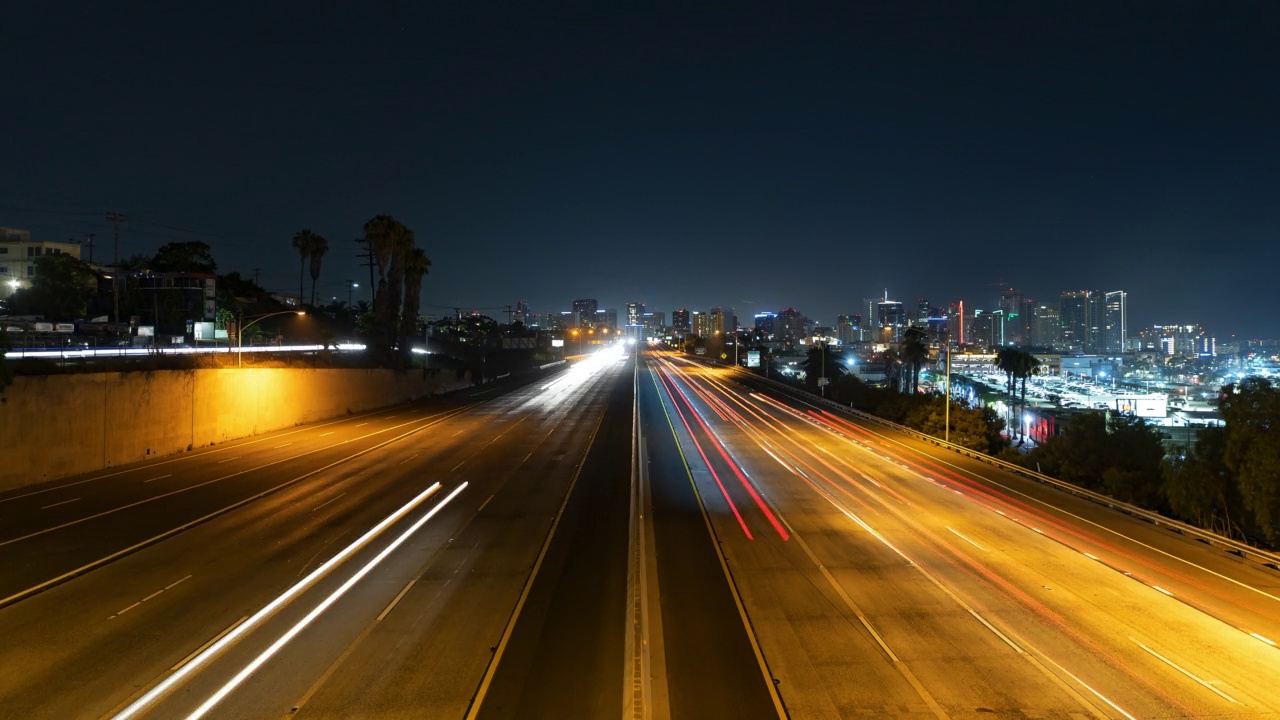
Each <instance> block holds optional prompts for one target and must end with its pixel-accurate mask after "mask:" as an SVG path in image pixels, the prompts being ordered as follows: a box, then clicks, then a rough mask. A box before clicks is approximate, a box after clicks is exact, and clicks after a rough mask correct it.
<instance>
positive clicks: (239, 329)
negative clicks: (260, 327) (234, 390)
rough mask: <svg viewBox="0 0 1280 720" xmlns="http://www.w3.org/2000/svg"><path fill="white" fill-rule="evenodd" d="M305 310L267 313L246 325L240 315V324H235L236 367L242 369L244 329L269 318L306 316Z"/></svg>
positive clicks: (242, 316)
mask: <svg viewBox="0 0 1280 720" xmlns="http://www.w3.org/2000/svg"><path fill="white" fill-rule="evenodd" d="M306 314H307V311H306V310H281V311H280V312H273V313H267V314H266V315H258V316H256V317H254V318H252V321H251V322H250V323H249V324H248V325H245V324H244V315H243V314H241V315H240V322H238V323H236V367H244V331H245V328H249V327H253V326H254V325H256V324H257V323H258V321H260V320H266V319H267V318H269V317H275V316H277V315H297V316H299V317H301V316H303V315H306Z"/></svg>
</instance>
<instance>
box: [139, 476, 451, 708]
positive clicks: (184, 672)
mask: <svg viewBox="0 0 1280 720" xmlns="http://www.w3.org/2000/svg"><path fill="white" fill-rule="evenodd" d="M439 490H440V483H435V484H433V485H432V486H431V487H429V488H427V489H426V490H423V491H422V492H421V493H419V494H418V495H417V496H416V497H415V498H413V499H412V500H410V501H409V502H407V503H405V504H404V505H402V506H401V507H400V509H399V510H396V511H395V512H393V513H391V514H390V515H388V516H386V517H385V518H383V519H382V520H381V521H380V522H379V523H378V524H377V525H374V526H373V527H371V528H369V530H368V531H366V532H365V534H364V535H361V536H360V537H359V538H356V540H355V541H354V542H352V543H351V544H350V545H348V546H346V547H345V548H343V549H342V550H341V551H339V552H338V554H336V555H334V556H333V557H331V558H329V559H328V560H326V561H325V562H324V564H322V565H321V566H320V567H318V568H316V569H315V570H312V571H311V573H310V574H309V575H307V576H306V577H305V578H303V579H301V580H299V581H298V582H296V583H294V584H293V586H291V587H290V588H289V589H288V590H285V591H284V592H283V593H281V594H280V595H278V596H276V598H275V599H274V600H272V601H271V602H269V603H267V604H266V605H265V606H263V607H262V609H261V610H258V612H256V613H254V614H253V615H252V616H251V617H250V618H249V619H248V620H247V621H245V622H243V623H241V624H239V625H237V626H236V627H235V628H233V629H232V630H231V632H228V633H227V634H226V635H223V636H222V637H221V638H219V639H218V640H217V641H216V642H214V643H212V644H211V645H209V647H207V648H205V649H204V650H203V651H202V652H200V653H198V654H197V655H196V657H194V658H192V659H191V660H190V661H188V662H187V663H185V664H183V665H182V667H180V668H178V669H177V670H176V671H174V673H173V674H172V675H170V676H169V677H167V678H165V679H164V680H162V681H160V682H159V683H157V684H156V686H155V687H153V688H151V690H149V691H147V693H146V694H145V695H143V696H142V697H140V698H138V699H137V700H134V701H133V702H132V703H130V704H129V705H128V706H127V707H125V709H123V710H121V711H120V712H119V713H118V714H116V715H115V716H114V717H115V719H116V720H125V719H126V718H131V717H133V716H135V715H137V714H138V713H140V712H141V711H142V710H143V709H145V708H146V707H147V706H148V705H150V704H151V703H153V702H155V701H156V700H158V699H159V698H160V697H161V696H163V695H164V694H166V693H168V692H169V690H171V689H172V688H173V687H174V686H175V685H177V684H178V683H180V682H182V680H183V679H184V678H186V677H187V676H188V675H190V674H191V673H192V672H194V671H195V670H196V669H197V668H199V667H201V666H202V665H204V664H206V663H208V662H210V661H211V660H213V658H214V657H216V656H218V655H219V654H221V653H222V651H223V650H224V649H226V648H227V647H228V646H229V645H231V644H233V643H235V642H236V641H237V640H238V639H239V638H240V636H241V635H244V634H245V633H246V632H247V631H248V630H249V629H250V628H252V627H253V626H255V625H257V624H258V623H260V622H262V621H263V620H265V619H266V618H267V617H269V616H271V615H273V614H275V612H276V610H279V609H280V608H281V607H283V606H284V605H286V604H287V603H289V602H290V601H292V600H293V599H294V598H295V597H297V596H298V595H299V594H300V593H302V591H303V590H306V589H307V588H309V587H311V586H312V585H314V584H315V583H316V582H318V581H319V580H320V578H322V577H324V576H325V575H327V574H329V572H330V571H332V570H333V568H334V567H336V566H337V565H339V564H341V563H342V562H343V561H345V560H346V559H347V558H348V557H350V556H351V555H352V554H354V553H355V552H356V551H358V550H360V549H361V548H363V547H364V546H365V545H368V544H369V542H370V541H372V540H373V539H374V538H375V537H377V536H378V535H381V534H382V533H383V531H385V530H386V529H387V528H388V527H390V526H391V525H393V524H394V523H396V522H398V521H399V520H400V519H401V518H403V517H404V516H405V515H407V514H409V513H410V512H412V511H413V509H414V508H416V507H417V506H418V505H421V504H422V502H423V501H425V500H426V499H427V498H429V497H431V496H432V495H434V494H435V493H436V492H437V491H439Z"/></svg>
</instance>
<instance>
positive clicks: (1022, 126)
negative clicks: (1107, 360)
mask: <svg viewBox="0 0 1280 720" xmlns="http://www.w3.org/2000/svg"><path fill="white" fill-rule="evenodd" d="M275 5H282V4H279V3H257V2H255V3H237V2H225V3H215V4H204V5H202V6H201V8H200V9H198V10H197V9H195V8H194V7H193V6H192V4H190V3H181V2H180V3H162V2H156V3H16V2H11V3H6V7H5V8H4V9H3V10H0V23H3V26H4V28H5V41H4V49H3V51H0V52H2V53H3V56H2V63H0V66H2V67H3V69H2V70H0V77H2V78H3V88H4V94H3V98H4V111H3V113H0V138H2V142H0V167H2V168H3V172H0V206H3V209H0V225H6V226H17V227H27V228H30V229H32V230H33V231H34V232H35V234H36V236H37V237H39V238H42V239H49V240H65V239H67V238H68V237H72V236H75V237H77V238H80V237H81V236H82V235H83V234H84V233H86V232H96V233H98V242H99V245H98V248H99V249H98V250H97V251H96V252H95V257H96V258H97V259H99V260H101V259H102V258H104V257H105V258H108V259H109V257H110V255H109V248H110V243H109V235H110V227H109V225H107V224H106V222H105V221H104V220H102V219H101V213H102V212H104V211H108V210H117V211H120V212H123V213H125V214H127V215H130V216H134V217H137V218H141V219H144V220H148V221H151V222H152V223H159V224H162V225H170V226H173V227H178V228H186V229H191V230H195V231H200V232H202V233H207V234H206V235H195V234H191V233H186V232H181V231H178V230H170V229H166V228H163V227H159V226H158V225H155V224H143V223H126V225H125V227H124V233H123V245H124V252H125V254H132V253H136V252H145V253H150V252H152V251H154V249H155V248H156V247H157V246H158V245H160V244H162V243H164V242H168V241H171V240H186V239H204V240H207V241H208V242H210V244H211V245H213V247H214V250H215V255H216V257H217V259H218V261H219V269H220V270H221V271H223V272H228V271H231V270H240V271H241V272H242V273H245V274H250V273H251V272H252V269H253V268H261V273H262V280H263V284H264V285H266V286H267V287H268V288H269V289H275V290H285V291H291V290H292V291H296V287H297V276H298V259H297V255H296V253H295V252H294V251H293V249H292V248H291V247H290V246H289V240H290V237H291V236H292V235H293V233H294V232H296V231H297V230H300V229H302V228H304V227H309V228H311V229H313V230H315V231H316V232H318V233H320V234H322V235H325V236H326V237H327V238H328V239H329V241H330V246H331V251H330V254H329V256H328V257H327V258H326V260H325V269H324V272H323V275H322V277H321V286H322V288H321V289H322V292H323V294H325V295H326V296H335V295H336V296H339V297H340V298H342V299H345V298H346V283H345V280H346V279H348V278H352V279H356V280H357V281H360V278H362V277H363V278H364V282H362V290H363V285H365V284H367V278H368V274H367V270H365V271H362V270H361V269H360V268H358V267H357V265H356V263H357V260H356V259H355V247H356V246H355V244H354V243H353V242H351V240H352V239H353V238H355V237H357V236H358V235H359V234H360V228H361V225H362V224H363V223H364V221H365V220H367V219H368V218H369V217H371V216H373V215H375V214H380V213H386V214H391V215H394V216H395V217H396V218H397V219H399V220H401V221H403V222H404V223H405V224H407V225H408V226H410V227H411V228H412V229H413V230H414V231H415V232H416V234H417V237H418V242H419V245H421V246H423V247H424V248H426V250H427V253H428V255H429V256H430V257H431V258H432V260H433V262H434V267H433V268H432V271H431V274H430V275H429V276H428V277H427V278H426V281H425V285H424V289H423V300H424V302H428V303H439V304H442V305H449V306H451V305H461V306H463V307H489V306H502V305H506V304H508V303H512V302H514V301H515V300H516V299H519V298H525V299H527V300H528V301H529V302H530V304H531V306H532V308H533V309H534V310H536V311H539V312H545V311H548V310H567V309H569V304H570V302H571V300H572V299H573V298H575V297H596V298H598V299H599V300H600V303H601V306H602V307H616V308H618V309H619V311H620V312H621V311H623V308H624V307H625V303H626V302H627V301H628V300H642V301H644V302H646V303H647V304H648V305H649V307H650V309H654V310H662V311H666V312H667V313H668V318H670V311H671V310H672V309H673V308H675V307H678V306H686V307H689V308H692V309H705V308H707V307H709V306H711V305H727V306H733V307H735V308H736V310H737V313H738V315H739V317H740V318H742V319H743V321H744V322H746V321H747V320H746V318H748V316H750V315H751V314H753V313H755V312H758V311H761V310H779V309H781V308H783V307H786V306H795V307H797V308H799V309H800V310H802V311H803V312H805V313H806V314H807V315H809V316H811V317H813V318H814V319H816V320H819V321H820V322H822V323H824V324H829V323H831V322H832V321H833V320H834V316H835V314H836V313H838V312H860V310H859V306H860V302H859V300H860V298H862V297H865V296H870V295H875V294H879V293H882V292H883V290H884V288H886V287H887V288H888V290H889V293H890V295H891V296H892V297H893V298H894V299H902V300H907V301H911V302H914V300H915V298H917V297H921V296H924V297H927V298H928V299H929V300H931V301H933V303H934V304H937V305H941V304H944V303H945V302H947V301H951V300H955V299H964V300H965V301H966V306H967V307H983V308H989V307H991V306H993V305H994V304H995V303H994V301H995V297H996V292H997V287H996V285H997V283H999V282H1000V281H1001V280H1004V281H1006V282H1011V283H1013V284H1014V285H1016V286H1018V287H1021V288H1023V289H1024V290H1025V292H1026V293H1027V295H1028V296H1029V297H1034V298H1036V299H1041V300H1048V301H1051V302H1054V303H1056V301H1057V297H1058V294H1059V293H1060V292H1061V291H1062V290H1067V289H1078V288H1095V289H1101V290H1117V289H1123V290H1127V291H1129V293H1130V295H1129V301H1130V326H1131V328H1137V327H1141V326H1144V325H1147V324H1151V323H1162V324H1163V323H1176V322H1201V323H1204V324H1205V325H1206V326H1207V327H1208V328H1209V329H1210V330H1211V331H1212V332H1214V333H1215V334H1217V335H1218V337H1219V338H1224V337H1225V336H1227V335H1229V334H1231V333H1239V334H1241V335H1244V336H1246V337H1273V338H1274V337H1280V312H1277V310H1278V308H1277V305H1278V303H1277V301H1278V300H1280V282H1278V281H1277V279H1276V275H1277V271H1278V270H1280V250H1278V249H1277V248H1278V247H1280V141H1278V140H1277V136H1278V135H1277V133H1280V3H1276V2H1267V1H1264V2H1243V1H1239V0H1229V1H1228V2H1204V3H1191V2H1178V1H1176V0H1161V1H1159V2H1151V3H1127V2H1060V3H1049V2H1028V1H1026V0H1020V1H1018V2H1009V3H1000V2H980V3H974V4H972V5H970V6H965V5H963V4H958V3H953V2H939V3H904V2H883V3H848V4H846V3H835V4H832V5H831V6H830V8H828V9H825V10H822V9H816V10H814V9H811V10H806V11H801V10H798V9H796V8H794V7H792V4H791V3H777V2H769V3H746V2H729V3H723V4H714V5H713V4H708V3H692V2H678V3H670V4H662V5H660V6H659V5H656V4H653V5H651V4H646V5H643V6H638V7H634V8H631V9H627V10H623V9H622V8H623V6H622V5H621V4H618V3H599V4H598V5H597V6H596V7H594V8H593V7H591V6H587V5H581V6H572V5H567V4H563V5H555V6H554V7H552V4H549V3H526V4H522V5H510V6H506V5H504V6H499V5H496V4H491V3H440V2H429V3H420V2H406V3H350V4H348V5H347V6H346V7H345V9H335V7H336V6H329V7H328V9H325V10H321V11H316V10H314V9H311V8H310V5H311V3H295V4H293V5H292V7H291V8H287V9H286V8H283V7H280V8H277V7H264V6H275ZM695 5H696V6H697V7H698V8H701V9H698V10H694V9H691V8H692V7H693V6H695ZM1121 6H1122V7H1121ZM655 7H656V8H657V9H655ZM32 208H34V209H39V210H41V211H42V212H31V211H29V210H27V209H32ZM19 209H21V210H19ZM47 211H60V212H57V213H54V212H47ZM81 212H83V213H87V214H83V215H82V214H75V213H81ZM308 282H309V281H308ZM358 297H359V295H357V298H358ZM423 309H424V312H432V311H435V312H440V313H444V312H448V311H447V310H444V309H443V308H433V307H424V308H423ZM494 314H495V315H496V316H498V317H504V316H502V315H501V313H498V312H495V313H494Z"/></svg>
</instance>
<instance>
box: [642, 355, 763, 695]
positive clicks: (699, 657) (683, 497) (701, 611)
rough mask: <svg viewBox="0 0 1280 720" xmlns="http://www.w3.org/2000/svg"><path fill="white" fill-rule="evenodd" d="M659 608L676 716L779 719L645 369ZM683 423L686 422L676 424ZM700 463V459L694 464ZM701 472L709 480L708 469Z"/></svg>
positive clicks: (656, 390) (644, 407)
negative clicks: (707, 476) (706, 475)
mask: <svg viewBox="0 0 1280 720" xmlns="http://www.w3.org/2000/svg"><path fill="white" fill-rule="evenodd" d="M638 380H639V382H638V383H637V387H638V393H639V403H640V420H641V423H642V426H643V427H644V428H645V433H644V438H645V441H646V443H647V448H648V457H649V461H650V467H649V482H650V487H651V492H652V508H653V509H652V513H653V525H654V533H655V547H654V553H655V557H656V562H657V576H658V588H659V607H660V609H661V614H662V627H663V638H664V659H665V663H666V670H667V676H666V681H667V686H668V694H669V697H670V712H671V717H673V718H690V719H693V718H706V719H707V720H712V719H714V718H777V717H778V713H777V712H776V710H775V708H774V704H773V698H772V697H771V694H770V692H769V688H768V685H767V684H766V683H768V682H771V680H769V679H766V676H765V674H764V672H762V668H761V666H760V662H759V660H758V659H757V657H756V654H755V650H754V649H753V646H752V643H751V638H750V637H749V633H748V628H747V627H746V626H745V625H744V623H743V620H742V617H741V615H740V613H739V610H738V605H737V603H736V601H735V599H734V596H733V593H732V592H731V590H730V588H729V584H728V581H727V579H726V577H725V574H724V571H723V569H722V567H721V564H720V558H719V556H718V555H717V554H716V550H715V546H714V543H717V542H719V541H718V540H717V539H716V538H715V537H713V536H712V535H711V532H712V531H713V530H712V528H709V527H708V524H707V520H706V519H704V514H703V509H702V501H701V499H700V498H699V497H698V495H697V492H696V490H695V487H696V486H695V485H694V482H693V475H692V474H691V469H690V466H689V465H686V458H685V456H683V455H682V454H681V449H680V446H679V444H678V438H677V435H676V431H675V427H674V425H673V424H672V422H671V421H670V418H669V417H668V413H667V407H666V406H665V405H664V398H663V396H662V394H661V392H660V389H659V385H658V380H657V379H656V377H655V376H654V375H653V373H652V371H651V370H650V368H649V367H648V363H647V362H646V363H642V367H641V370H640V376H639V378H638ZM676 422H677V423H678V422H679V421H678V420H677V421H676ZM699 459H700V458H697V456H696V455H695V456H694V459H693V460H691V464H695V466H696V463H697V462H698V460H699ZM698 474H703V475H705V474H706V471H705V470H704V469H702V468H699V469H698Z"/></svg>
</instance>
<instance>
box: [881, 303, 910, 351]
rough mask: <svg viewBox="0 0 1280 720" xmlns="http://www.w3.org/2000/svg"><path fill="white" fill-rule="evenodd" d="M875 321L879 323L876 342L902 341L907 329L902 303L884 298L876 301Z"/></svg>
mask: <svg viewBox="0 0 1280 720" xmlns="http://www.w3.org/2000/svg"><path fill="white" fill-rule="evenodd" d="M876 321H877V322H878V323H879V325H880V333H879V337H877V338H876V340H877V341H878V342H902V334H903V333H904V332H906V329H907V314H906V311H905V310H904V309H903V307H902V303H900V302H898V301H897V300H889V299H887V298H886V299H884V300H881V301H880V302H877V303H876Z"/></svg>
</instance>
